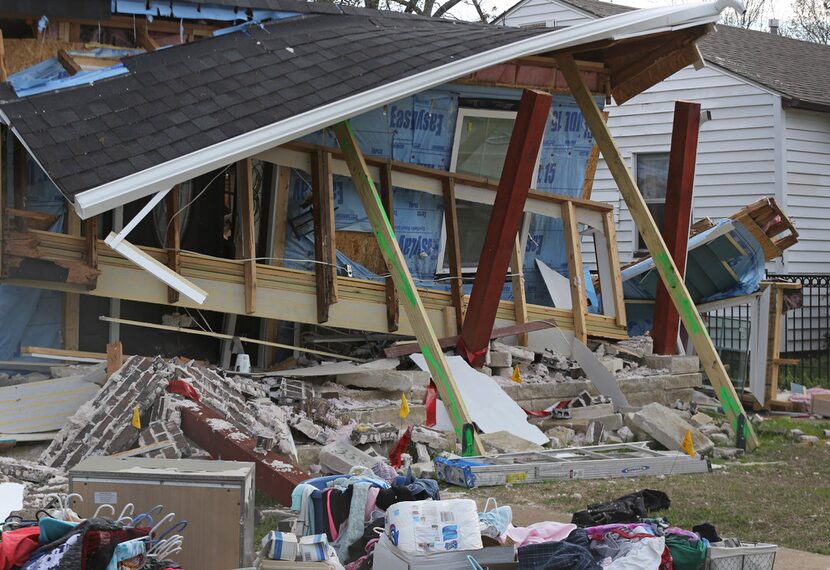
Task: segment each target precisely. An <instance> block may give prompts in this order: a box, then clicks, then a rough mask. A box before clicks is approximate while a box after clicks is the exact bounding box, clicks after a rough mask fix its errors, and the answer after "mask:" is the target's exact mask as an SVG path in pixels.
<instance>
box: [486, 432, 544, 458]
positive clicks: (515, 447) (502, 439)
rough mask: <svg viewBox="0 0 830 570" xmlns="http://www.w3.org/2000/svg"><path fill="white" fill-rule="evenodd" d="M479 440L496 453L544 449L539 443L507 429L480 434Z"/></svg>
mask: <svg viewBox="0 0 830 570" xmlns="http://www.w3.org/2000/svg"><path fill="white" fill-rule="evenodd" d="M481 442H482V443H483V444H484V448H485V449H487V450H488V451H495V452H496V453H520V452H523V451H544V448H543V447H542V446H541V445H538V444H536V443H533V442H530V441H527V440H526V439H522V438H521V437H518V436H515V435H513V434H512V433H510V432H507V431H497V432H493V433H483V434H481Z"/></svg>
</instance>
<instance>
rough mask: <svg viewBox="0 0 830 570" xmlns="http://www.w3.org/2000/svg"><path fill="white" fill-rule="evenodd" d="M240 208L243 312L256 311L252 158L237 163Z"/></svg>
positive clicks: (250, 312)
mask: <svg viewBox="0 0 830 570" xmlns="http://www.w3.org/2000/svg"><path fill="white" fill-rule="evenodd" d="M236 166H237V168H238V169H239V173H238V177H237V180H239V191H240V197H241V200H240V207H241V208H242V258H243V259H244V260H245V262H244V268H245V312H246V313H248V314H249V315H250V314H252V313H255V312H256V233H255V230H256V227H255V223H254V177H253V172H252V160H251V159H250V158H246V159H244V160H240V161H239V162H238V163H237V165H236Z"/></svg>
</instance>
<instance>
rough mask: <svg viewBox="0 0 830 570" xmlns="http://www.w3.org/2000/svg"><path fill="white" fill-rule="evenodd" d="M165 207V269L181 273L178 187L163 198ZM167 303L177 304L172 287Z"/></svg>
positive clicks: (168, 293) (177, 298)
mask: <svg viewBox="0 0 830 570" xmlns="http://www.w3.org/2000/svg"><path fill="white" fill-rule="evenodd" d="M164 199H165V201H166V206H167V239H166V240H165V244H164V245H165V249H167V267H169V268H170V269H172V270H173V271H175V272H176V273H181V271H182V252H181V249H182V241H181V227H182V217H181V212H179V210H180V209H181V203H180V202H181V200H180V194H179V187H178V186H175V187H174V188H173V189H172V190H171V191H170V192H168V193H167V196H165V198H164ZM167 302H168V303H170V304H173V303H178V302H179V292H178V291H176V290H175V289H173V288H172V287H168V288H167Z"/></svg>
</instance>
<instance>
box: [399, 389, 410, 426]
mask: <svg viewBox="0 0 830 570" xmlns="http://www.w3.org/2000/svg"><path fill="white" fill-rule="evenodd" d="M400 416H401V419H402V420H405V419H406V418H407V417H408V416H409V402H407V401H406V394H404V393H403V392H401V411H400Z"/></svg>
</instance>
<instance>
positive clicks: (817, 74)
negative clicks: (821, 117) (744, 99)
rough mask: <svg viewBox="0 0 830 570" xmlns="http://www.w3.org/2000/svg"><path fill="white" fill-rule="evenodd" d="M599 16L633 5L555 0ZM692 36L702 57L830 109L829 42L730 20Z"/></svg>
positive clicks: (793, 98) (795, 100)
mask: <svg viewBox="0 0 830 570" xmlns="http://www.w3.org/2000/svg"><path fill="white" fill-rule="evenodd" d="M559 1H560V2H562V3H564V4H570V5H571V6H573V7H574V8H577V9H579V10H582V11H583V12H586V13H588V14H592V15H594V16H597V17H598V18H605V17H607V16H614V15H616V14H622V13H623V12H630V11H631V10H634V9H635V8H632V7H629V6H623V5H621V4H611V3H610V2H602V1H601V0H559ZM717 28H718V31H717V33H714V34H709V35H707V36H705V37H704V38H702V39H701V40H700V41H699V42H698V46H699V47H700V51H701V53H702V54H703V58H704V59H705V60H706V61H708V62H710V63H713V64H715V65H717V66H720V67H722V68H724V69H726V70H728V71H731V72H732V73H735V74H737V75H740V76H741V77H743V78H745V79H748V80H750V81H753V82H755V83H758V84H760V85H763V86H764V87H767V88H769V89H772V90H773V91H777V92H778V93H781V94H782V95H783V96H784V98H785V99H789V102H790V103H791V104H793V105H798V106H805V107H811V106H812V107H815V108H821V109H822V110H830V46H827V45H823V44H816V43H812V42H805V41H801V40H796V39H793V38H786V37H784V36H778V35H774V34H770V33H768V32H759V31H756V30H745V29H743V28H736V27H733V26H725V25H722V24H720V25H718V27H717Z"/></svg>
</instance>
